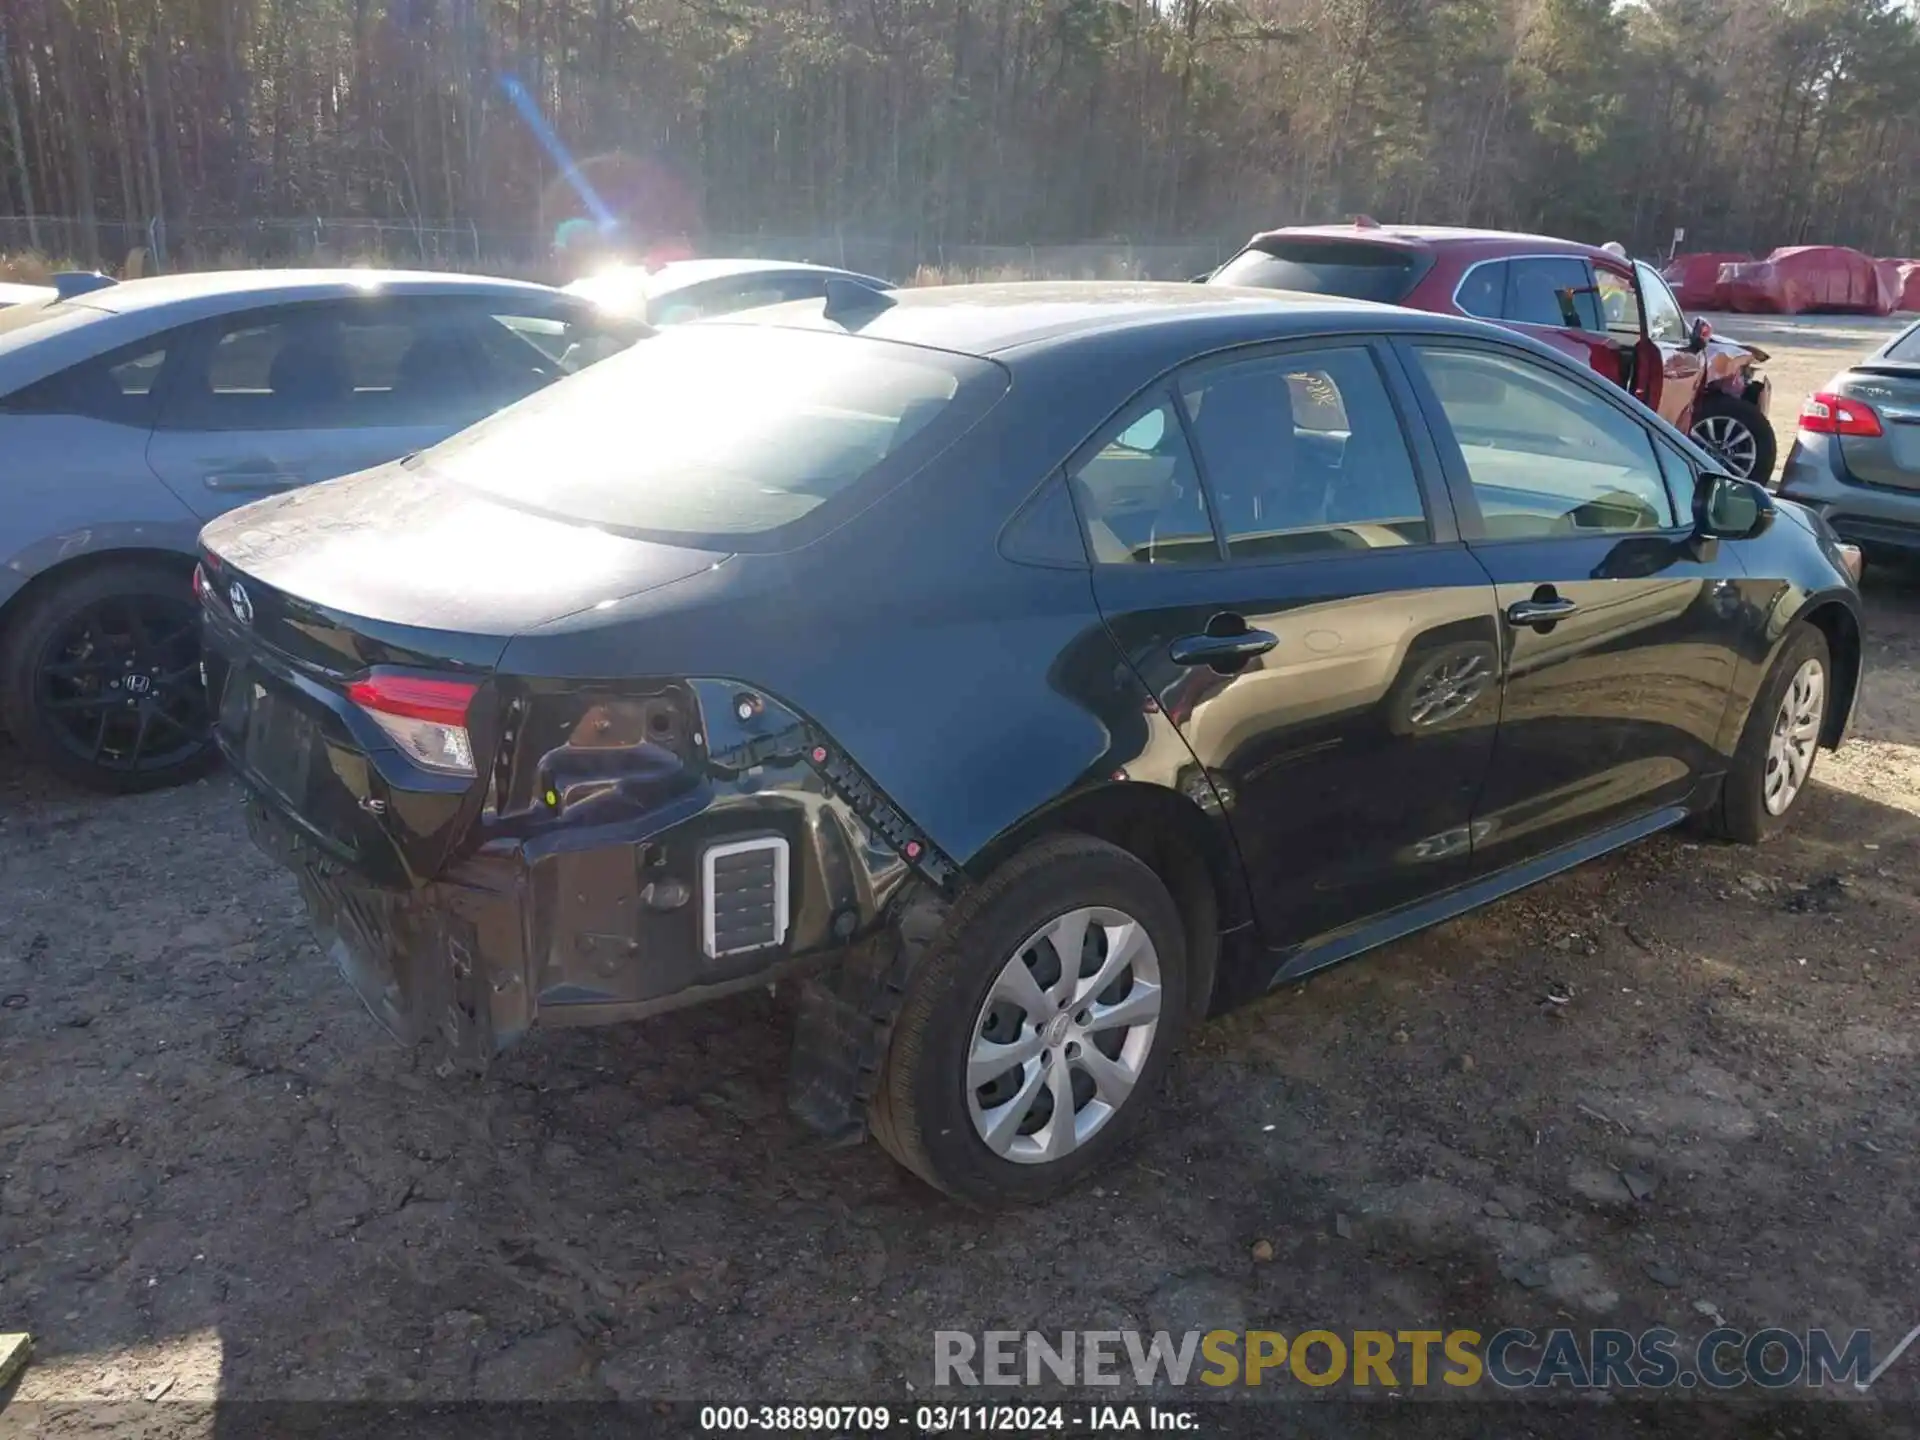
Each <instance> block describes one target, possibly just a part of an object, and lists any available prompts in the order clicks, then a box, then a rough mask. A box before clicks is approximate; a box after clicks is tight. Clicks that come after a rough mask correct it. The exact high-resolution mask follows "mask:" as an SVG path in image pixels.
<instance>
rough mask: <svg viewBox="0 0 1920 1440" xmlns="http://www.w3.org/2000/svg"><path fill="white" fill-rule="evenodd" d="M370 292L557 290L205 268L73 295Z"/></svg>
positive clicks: (467, 279)
mask: <svg viewBox="0 0 1920 1440" xmlns="http://www.w3.org/2000/svg"><path fill="white" fill-rule="evenodd" d="M369 293H378V294H388V295H501V294H525V295H552V294H554V293H555V292H554V291H553V289H552V288H551V287H549V286H546V285H535V284H532V283H530V282H528V281H525V280H504V279H498V278H496V277H493V276H487V275H454V274H441V273H437V272H434V271H431V270H207V271H199V272H196V273H190V274H182V275H155V276H152V277H151V278H149V279H145V280H127V281H123V282H121V283H120V284H117V285H107V286H103V287H102V288H101V289H98V290H90V291H88V292H87V293H86V294H84V295H80V296H77V297H75V300H74V302H73V303H75V304H79V305H84V306H86V307H87V308H88V309H91V310H106V311H111V312H112V313H114V314H116V315H128V314H132V313H134V312H136V311H139V310H145V309H150V308H152V307H154V306H157V305H180V304H192V303H194V302H203V301H212V300H225V299H233V300H238V301H242V302H244V303H254V304H258V303H270V302H272V301H276V300H288V301H293V300H333V299H339V298H342V297H345V296H351V295H365V294H369ZM220 308H228V307H225V306H222V307H220Z"/></svg>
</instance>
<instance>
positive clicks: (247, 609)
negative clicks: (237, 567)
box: [227, 580, 253, 625]
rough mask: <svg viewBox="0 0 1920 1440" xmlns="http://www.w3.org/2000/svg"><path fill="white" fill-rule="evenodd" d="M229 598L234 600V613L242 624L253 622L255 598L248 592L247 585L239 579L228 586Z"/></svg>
mask: <svg viewBox="0 0 1920 1440" xmlns="http://www.w3.org/2000/svg"><path fill="white" fill-rule="evenodd" d="M227 599H229V600H231V601H232V602H233V615H234V618H235V619H236V620H238V621H239V622H240V623H241V624H242V625H251V624H252V623H253V600H252V598H251V597H250V596H249V595H248V594H247V587H246V586H244V585H242V584H241V583H240V582H239V581H238V580H236V581H234V582H233V584H232V585H230V586H229V587H227Z"/></svg>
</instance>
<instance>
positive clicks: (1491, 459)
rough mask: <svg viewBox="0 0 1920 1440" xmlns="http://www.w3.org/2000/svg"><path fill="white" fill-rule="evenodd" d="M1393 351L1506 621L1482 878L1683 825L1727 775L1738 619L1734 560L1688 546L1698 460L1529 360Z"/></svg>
mask: <svg viewBox="0 0 1920 1440" xmlns="http://www.w3.org/2000/svg"><path fill="white" fill-rule="evenodd" d="M1405 353H1406V355H1407V357H1408V363H1409V366H1410V368H1411V370H1412V372H1413V378H1414V381H1415V384H1416V386H1417V388H1418V389H1419V391H1420V392H1421V397H1422V403H1423V404H1424V405H1425V406H1426V407H1427V410H1428V413H1429V415H1430V416H1431V419H1432V424H1433V429H1434V432H1435V437H1436V439H1437V440H1438V442H1439V444H1440V450H1441V454H1442V460H1443V464H1444V466H1445V468H1446V470H1447V474H1448V477H1449V480H1450V482H1451V484H1452V487H1453V494H1454V504H1455V508H1456V510H1457V511H1458V513H1459V517H1460V527H1461V532H1462V534H1463V535H1464V536H1465V537H1466V541H1467V544H1468V545H1469V546H1470V548H1471V549H1472V552H1473V554H1474V555H1475V557H1476V558H1477V559H1478V560H1479V562H1480V563H1481V564H1483V565H1484V566H1485V567H1486V569H1487V572H1488V573H1489V574H1490V575H1491V576H1492V577H1493V580H1494V584H1495V587H1496V591H1497V600H1498V607H1499V612H1500V615H1501V652H1502V674H1503V679H1504V693H1503V697H1502V708H1501V717H1500V733H1499V740H1498V743H1497V745H1496V747H1495V751H1494V756H1493V763H1492V766H1491V768H1490V770H1489V772H1488V776H1487V784H1486V789H1485V792H1484V794H1483V796H1482V798H1481V801H1480V805H1479V807H1478V809H1477V810H1476V811H1475V814H1474V818H1473V826H1474V836H1475V840H1474V848H1475V857H1474V858H1475V868H1476V870H1478V871H1481V872H1485V871H1488V870H1498V869H1504V868H1506V867H1508V866H1510V865H1514V864H1518V863H1521V862H1524V861H1526V860H1528V859H1531V858H1533V857H1536V856H1539V855H1542V854H1545V853H1547V852H1549V851H1554V850H1557V849H1560V848H1561V847H1563V846H1570V845H1576V844H1578V843H1579V842H1581V841H1583V840H1588V839H1590V838H1591V837H1593V836H1595V835H1596V834H1597V833H1598V832H1602V831H1607V830H1610V829H1612V828H1614V827H1621V826H1633V825H1636V824H1641V823H1647V824H1650V825H1651V824H1658V823H1663V822H1664V821H1666V820H1671V819H1673V818H1675V817H1676V813H1677V812H1676V810H1675V807H1679V806H1682V805H1684V804H1686V803H1687V802H1688V801H1689V800H1690V799H1692V798H1693V797H1694V796H1695V794H1696V792H1697V790H1698V789H1699V787H1701V786H1702V785H1703V784H1704V783H1706V782H1707V780H1708V778H1709V777H1710V776H1712V775H1713V774H1715V773H1717V771H1718V770H1719V769H1720V768H1721V765H1722V760H1721V757H1720V755H1719V752H1718V750H1717V748H1716V745H1715V741H1716V736H1717V733H1718V730H1719V726H1720V720H1721V716H1722V713H1723V712H1724V710H1725V708H1726V704H1727V696H1728V693H1729V688H1730V685H1731V681H1732V677H1733V672H1734V667H1735V665H1736V663H1737V660H1738V656H1739V646H1740V642H1741V639H1742V637H1743V635H1744V634H1745V633H1746V629H1747V626H1748V623H1749V617H1747V615H1746V614H1745V612H1744V611H1743V610H1742V609H1741V606H1740V600H1739V588H1738V582H1739V580H1740V579H1741V578H1742V577H1743V576H1744V573H1745V572H1744V571H1743V570H1742V568H1741V566H1740V563H1739V561H1738V559H1737V558H1736V555H1735V547H1733V546H1728V545H1705V546H1701V545H1696V544H1695V542H1694V541H1693V539H1692V524H1691V513H1692V505H1691V499H1692V486H1693V483H1694V480H1693V472H1692V469H1691V464H1690V462H1689V461H1688V460H1687V459H1686V457H1685V456H1684V455H1683V454H1682V453H1681V451H1680V450H1679V449H1678V447H1676V446H1673V445H1672V444H1671V442H1669V441H1667V440H1666V439H1665V438H1664V437H1661V436H1658V435H1657V434H1656V433H1655V432H1654V431H1653V430H1651V429H1650V428H1648V427H1647V426H1645V425H1644V424H1642V423H1641V421H1640V420H1639V419H1638V418H1637V417H1636V416H1634V414H1633V413H1632V412H1631V411H1630V410H1629V409H1628V408H1627V406H1626V405H1625V403H1624V402H1623V401H1622V400H1621V399H1620V398H1619V397H1618V396H1617V395H1616V394H1615V393H1613V392H1611V391H1610V390H1609V388H1608V387H1606V386H1604V385H1600V384H1592V383H1586V382H1583V381H1581V380H1576V379H1574V378H1573V377H1571V376H1569V375H1567V374H1565V373H1563V372H1561V371H1560V370H1558V369H1557V368H1555V367H1553V366H1551V365H1550V364H1548V363H1547V362H1545V361H1543V360H1541V359H1539V358H1537V357H1534V356H1531V355H1527V354H1525V353H1522V352H1519V351H1515V350H1509V349H1506V348H1505V347H1500V346H1497V345H1487V344H1481V343H1477V342H1472V341H1466V340H1454V339H1446V340H1441V339H1433V340H1423V341H1419V342H1416V343H1412V344H1409V345H1407V346H1406V348H1405Z"/></svg>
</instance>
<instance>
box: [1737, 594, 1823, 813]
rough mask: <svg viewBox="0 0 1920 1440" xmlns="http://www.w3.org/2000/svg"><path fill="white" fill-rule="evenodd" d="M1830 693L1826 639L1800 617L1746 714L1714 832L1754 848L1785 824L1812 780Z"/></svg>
mask: <svg viewBox="0 0 1920 1440" xmlns="http://www.w3.org/2000/svg"><path fill="white" fill-rule="evenodd" d="M1832 694H1833V662H1832V657H1831V655H1830V654H1829V653H1828V650H1827V637H1826V636H1825V635H1823V634H1821V632H1820V631H1819V630H1818V629H1816V628H1815V627H1813V626H1812V625H1809V624H1807V623H1806V621H1804V620H1802V621H1798V622H1796V623H1795V624H1794V626H1793V628H1792V629H1791V630H1790V631H1788V632H1787V638H1786V640H1785V642H1784V643H1783V644H1782V645H1781V646H1780V653H1779V655H1778V656H1777V657H1776V658H1775V660H1774V662H1773V668H1772V669H1771V670H1769V671H1768V672H1767V680H1766V683H1765V684H1764V685H1762V686H1761V687H1760V693H1759V695H1757V696H1756V697H1755V698H1754V702H1753V708H1752V709H1751V710H1749V711H1748V712H1747V723H1746V727H1745V729H1743V730H1742V731H1741V733H1740V745H1739V748H1738V749H1737V750H1735V752H1734V757H1733V765H1732V766H1731V767H1730V768H1729V769H1728V771H1727V778H1726V781H1725V783H1724V785H1723V786H1722V789H1721V792H1720V806H1719V809H1718V810H1717V811H1716V812H1715V813H1714V814H1713V815H1712V816H1711V817H1710V820H1711V825H1712V828H1713V830H1714V831H1715V832H1716V833H1718V834H1719V835H1721V836H1722V837H1724V838H1726V839H1728V840H1738V841H1741V842H1743V843H1745V844H1748V845H1754V844H1758V843H1760V842H1761V841H1763V840H1768V839H1771V838H1772V837H1773V835H1774V834H1775V833H1776V832H1777V831H1778V830H1779V829H1780V828H1781V827H1782V826H1783V825H1785V824H1786V822H1787V816H1788V814H1789V813H1790V812H1791V811H1792V809H1793V807H1794V805H1795V803H1796V802H1797V801H1798V800H1799V799H1800V797H1801V795H1803V794H1804V793H1806V788H1807V782H1808V781H1809V780H1811V779H1812V778H1813V763H1814V760H1815V759H1816V758H1817V757H1818V756H1819V753H1820V734H1821V731H1822V729H1823V728H1824V727H1825V725H1826V721H1827V706H1828V704H1829V703H1830V701H1831V697H1832Z"/></svg>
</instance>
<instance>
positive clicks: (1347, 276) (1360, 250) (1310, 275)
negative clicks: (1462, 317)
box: [1208, 240, 1433, 305]
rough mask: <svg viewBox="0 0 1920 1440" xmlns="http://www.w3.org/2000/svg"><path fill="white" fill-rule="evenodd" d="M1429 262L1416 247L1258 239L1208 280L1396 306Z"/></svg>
mask: <svg viewBox="0 0 1920 1440" xmlns="http://www.w3.org/2000/svg"><path fill="white" fill-rule="evenodd" d="M1432 264H1433V261H1432V259H1431V258H1430V257H1428V256H1427V255H1426V254H1424V253H1423V252H1421V251H1418V250H1401V249H1398V248H1396V247H1394V246H1391V245H1368V244H1365V243H1364V242H1360V243H1349V242H1346V241H1340V240H1263V241H1261V242H1260V245H1259V247H1258V248H1257V249H1251V250H1242V251H1241V252H1240V253H1239V254H1238V255H1236V256H1234V257H1233V259H1231V260H1229V261H1228V262H1227V263H1226V264H1225V265H1222V266H1221V267H1220V268H1219V269H1218V270H1217V271H1215V272H1214V274H1213V276H1212V277H1211V279H1210V280H1209V282H1208V283H1209V284H1213V285H1253V286H1257V287H1258V288H1260V289H1262V290H1304V291H1305V292H1307V293H1308V294H1310V295H1344V296H1346V297H1347V298H1348V299H1349V300H1378V301H1381V302H1383V303H1385V304H1388V305H1397V304H1399V303H1400V302H1401V301H1402V300H1404V299H1406V297H1407V292H1408V291H1410V290H1412V289H1413V287H1414V286H1415V285H1416V284H1418V283H1419V280H1420V277H1421V276H1422V275H1424V274H1426V273H1427V270H1428V269H1429V268H1430V267H1431V266H1432Z"/></svg>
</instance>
